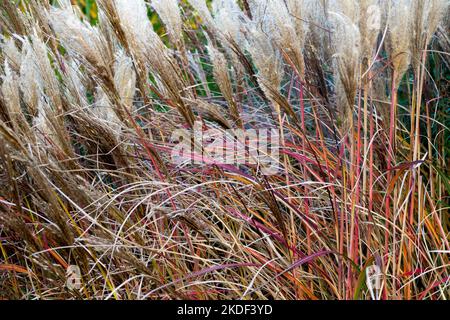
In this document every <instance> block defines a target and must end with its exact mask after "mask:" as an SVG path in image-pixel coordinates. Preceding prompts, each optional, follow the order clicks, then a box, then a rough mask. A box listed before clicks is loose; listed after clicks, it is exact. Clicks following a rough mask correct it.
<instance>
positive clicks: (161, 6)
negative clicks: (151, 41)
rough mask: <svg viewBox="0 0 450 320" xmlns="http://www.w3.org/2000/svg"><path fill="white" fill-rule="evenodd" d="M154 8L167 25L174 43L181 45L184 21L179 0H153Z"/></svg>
mask: <svg viewBox="0 0 450 320" xmlns="http://www.w3.org/2000/svg"><path fill="white" fill-rule="evenodd" d="M151 4H152V7H153V9H155V11H156V12H157V13H158V15H159V17H160V18H161V20H162V21H163V23H164V24H165V26H166V30H167V33H168V34H169V38H170V40H171V41H172V44H174V45H175V46H177V47H179V46H181V44H182V42H183V40H182V28H183V21H182V20H181V15H180V9H179V7H178V0H152V2H151Z"/></svg>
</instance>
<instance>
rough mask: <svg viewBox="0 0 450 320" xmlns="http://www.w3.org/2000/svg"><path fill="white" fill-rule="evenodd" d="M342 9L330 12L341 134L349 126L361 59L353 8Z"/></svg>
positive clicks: (359, 40) (358, 34)
mask: <svg viewBox="0 0 450 320" xmlns="http://www.w3.org/2000/svg"><path fill="white" fill-rule="evenodd" d="M345 10H348V11H347V12H341V13H339V12H336V13H333V16H334V17H335V26H336V27H335V30H334V36H333V37H334V42H333V43H334V50H335V54H334V63H335V76H336V94H337V97H336V102H337V108H338V110H339V112H340V114H341V119H340V121H341V128H342V130H343V132H346V131H347V130H348V129H349V128H350V127H351V123H352V118H353V106H354V104H355V98H356V90H357V88H358V85H359V72H360V68H359V66H360V59H361V35H360V32H359V28H358V25H357V21H358V20H357V18H356V16H355V13H354V12H355V10H353V8H352V9H351V10H350V9H348V8H345ZM347 14H349V15H351V17H349V16H347ZM354 19H356V21H355V20H354Z"/></svg>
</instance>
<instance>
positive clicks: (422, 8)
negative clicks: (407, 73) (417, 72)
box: [409, 0, 450, 68]
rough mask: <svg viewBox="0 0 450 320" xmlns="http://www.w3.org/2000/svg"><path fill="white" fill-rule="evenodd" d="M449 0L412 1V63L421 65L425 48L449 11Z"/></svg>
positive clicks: (416, 65)
mask: <svg viewBox="0 0 450 320" xmlns="http://www.w3.org/2000/svg"><path fill="white" fill-rule="evenodd" d="M449 4H450V2H449V1H448V0H414V1H412V7H413V8H412V9H413V10H412V17H411V20H412V21H411V23H412V30H410V31H412V32H410V33H409V35H410V38H411V39H410V42H411V50H412V63H413V65H414V66H415V68H417V67H418V66H419V65H420V61H421V58H422V53H423V50H425V49H426V48H427V46H428V44H429V42H430V41H431V38H432V37H433V34H434V33H435V32H436V29H437V27H438V25H439V22H440V21H441V20H442V18H443V17H444V14H445V13H446V12H447V8H448V6H449Z"/></svg>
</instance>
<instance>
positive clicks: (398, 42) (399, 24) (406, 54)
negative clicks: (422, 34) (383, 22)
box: [386, 0, 412, 88]
mask: <svg viewBox="0 0 450 320" xmlns="http://www.w3.org/2000/svg"><path fill="white" fill-rule="evenodd" d="M411 23H412V14H411V0H391V1H390V3H389V13H388V18H387V24H388V30H389V32H388V33H387V37H386V42H387V45H386V49H387V52H388V54H389V57H390V59H391V61H392V66H393V70H394V79H393V81H394V85H395V87H396V88H398V86H399V85H400V81H401V79H402V78H403V75H404V74H405V72H406V71H407V70H408V67H409V63H410V61H411V43H410V41H411V37H410V33H411Z"/></svg>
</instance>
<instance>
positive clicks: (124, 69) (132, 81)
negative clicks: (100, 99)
mask: <svg viewBox="0 0 450 320" xmlns="http://www.w3.org/2000/svg"><path fill="white" fill-rule="evenodd" d="M114 69H115V75H114V83H115V85H116V89H117V91H118V92H119V96H120V98H121V99H122V102H123V104H125V105H126V106H127V107H131V106H132V105H133V100H134V94H135V92H136V72H135V71H134V68H133V61H132V60H131V58H130V57H128V56H127V55H126V54H125V53H124V52H123V51H120V52H119V54H118V56H117V60H116V64H115V68H114Z"/></svg>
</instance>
